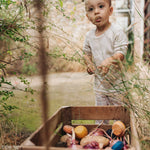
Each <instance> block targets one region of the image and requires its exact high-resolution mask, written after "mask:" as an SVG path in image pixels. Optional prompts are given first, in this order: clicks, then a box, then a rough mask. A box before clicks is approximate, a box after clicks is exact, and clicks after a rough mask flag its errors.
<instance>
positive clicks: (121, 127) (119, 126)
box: [112, 121, 126, 137]
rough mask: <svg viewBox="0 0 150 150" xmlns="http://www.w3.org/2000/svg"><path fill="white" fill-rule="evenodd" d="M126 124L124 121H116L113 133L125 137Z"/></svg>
mask: <svg viewBox="0 0 150 150" xmlns="http://www.w3.org/2000/svg"><path fill="white" fill-rule="evenodd" d="M125 129H126V127H125V124H124V123H123V122H122V121H116V122H114V123H113V125H112V131H113V133H114V134H115V135H116V136H119V137H121V136H123V135H124V133H125Z"/></svg>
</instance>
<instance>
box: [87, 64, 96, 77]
mask: <svg viewBox="0 0 150 150" xmlns="http://www.w3.org/2000/svg"><path fill="white" fill-rule="evenodd" d="M87 72H88V74H90V75H91V74H94V72H95V66H94V65H93V64H88V65H87Z"/></svg>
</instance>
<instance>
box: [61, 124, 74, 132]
mask: <svg viewBox="0 0 150 150" xmlns="http://www.w3.org/2000/svg"><path fill="white" fill-rule="evenodd" d="M73 128H74V127H73V126H71V125H64V127H63V130H64V131H65V132H66V133H69V134H71V133H72V129H73Z"/></svg>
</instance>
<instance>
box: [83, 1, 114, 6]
mask: <svg viewBox="0 0 150 150" xmlns="http://www.w3.org/2000/svg"><path fill="white" fill-rule="evenodd" d="M106 1H108V3H109V5H110V6H111V0H106ZM87 3H88V0H85V7H86V5H87Z"/></svg>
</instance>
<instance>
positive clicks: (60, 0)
mask: <svg viewBox="0 0 150 150" xmlns="http://www.w3.org/2000/svg"><path fill="white" fill-rule="evenodd" d="M59 5H60V7H61V8H62V7H63V1H62V0H59Z"/></svg>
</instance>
